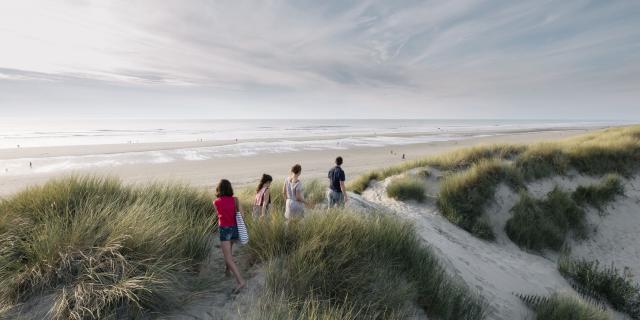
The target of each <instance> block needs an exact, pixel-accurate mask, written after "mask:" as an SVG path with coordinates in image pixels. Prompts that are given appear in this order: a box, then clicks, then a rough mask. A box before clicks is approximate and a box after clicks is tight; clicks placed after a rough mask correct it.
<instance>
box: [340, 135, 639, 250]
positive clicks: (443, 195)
mask: <svg viewBox="0 0 640 320" xmlns="http://www.w3.org/2000/svg"><path fill="white" fill-rule="evenodd" d="M425 166H431V167H436V168H439V169H441V170H445V175H444V179H443V180H442V188H441V191H440V194H439V196H438V206H439V208H440V211H441V212H442V213H443V215H444V216H445V217H447V218H448V219H449V220H450V221H452V222H453V223H455V224H457V225H459V226H460V227H462V228H463V229H465V230H467V231H469V232H472V233H473V234H475V235H477V236H479V237H481V238H485V239H492V238H493V234H492V231H491V228H490V227H489V226H488V225H487V223H486V218H484V217H483V212H484V210H485V208H486V205H487V203H489V202H490V201H491V200H492V199H493V197H494V192H495V189H496V186H497V185H498V184H499V183H502V182H504V183H507V184H509V185H510V186H512V187H513V188H514V189H515V190H522V189H524V185H525V183H526V182H528V181H532V180H535V179H541V178H546V177H550V176H553V175H564V174H566V173H568V172H570V171H572V170H574V171H577V172H578V173H582V174H587V175H606V174H611V173H613V174H619V175H623V176H628V175H630V174H632V173H634V172H637V170H638V168H639V167H640V126H629V127H616V128H610V129H606V130H600V131H596V132H592V133H588V134H584V135H581V136H577V137H573V138H569V139H564V140H560V141H557V142H552V143H549V142H547V143H537V144H531V145H504V144H503V145H489V146H477V147H471V148H464V149H459V150H456V151H453V152H449V153H446V154H443V155H439V156H433V157H428V158H425V159H420V160H416V161H411V162H406V163H403V164H402V165H398V166H393V167H389V168H386V169H381V170H373V171H371V172H369V173H367V174H365V175H362V176H360V177H358V178H357V179H356V180H354V181H352V182H351V183H350V188H351V189H352V190H353V191H355V192H358V193H359V192H362V191H364V190H365V189H366V188H367V187H368V185H369V184H370V182H371V181H373V180H380V179H384V178H387V177H390V176H393V175H398V174H401V173H404V172H406V171H407V170H410V169H413V168H418V167H425ZM608 183H609V185H607V186H606V187H607V188H608V190H609V192H610V194H609V195H605V192H603V191H597V192H592V191H593V190H590V189H584V190H581V191H580V192H579V193H578V194H576V197H577V198H576V201H577V202H579V203H581V204H582V203H586V202H588V203H590V204H591V205H594V206H596V207H600V206H601V203H603V202H606V201H607V199H605V198H607V197H613V196H614V195H615V194H616V193H618V192H619V187H618V186H617V185H616V184H615V180H610V181H609V182H608ZM593 195H598V196H603V197H605V198H602V199H600V198H595V197H593ZM581 196H582V197H583V198H584V199H579V198H580V197H581Z"/></svg>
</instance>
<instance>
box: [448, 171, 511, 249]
mask: <svg viewBox="0 0 640 320" xmlns="http://www.w3.org/2000/svg"><path fill="white" fill-rule="evenodd" d="M505 181H506V182H507V183H508V184H509V185H510V186H512V187H513V188H515V189H520V188H523V186H524V184H523V182H522V178H521V177H520V176H519V174H518V172H517V171H515V170H513V169H512V167H510V166H508V165H505V164H504V163H502V162H501V161H500V160H498V159H490V160H481V161H479V162H478V163H476V164H474V165H472V166H471V167H470V168H469V169H468V170H466V171H462V172H459V173H455V174H452V175H450V176H448V177H446V178H445V179H444V181H443V182H442V184H441V187H440V194H439V196H438V200H437V204H438V208H439V209H440V212H442V214H443V215H444V216H445V217H446V218H447V219H449V220H450V221H451V222H453V223H455V224H456V225H458V226H460V227H461V228H463V229H465V230H467V231H469V232H471V233H473V234H474V235H476V236H478V237H480V238H483V239H489V240H491V239H493V238H494V237H495V236H494V234H493V231H492V229H491V227H490V226H489V225H488V223H487V222H486V220H484V219H483V218H482V215H483V212H484V208H485V207H486V205H487V203H488V202H489V201H490V200H491V199H492V198H493V194H494V192H495V189H496V187H497V186H498V184H499V183H501V182H505Z"/></svg>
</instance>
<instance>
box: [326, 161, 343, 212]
mask: <svg viewBox="0 0 640 320" xmlns="http://www.w3.org/2000/svg"><path fill="white" fill-rule="evenodd" d="M341 166H342V157H337V158H336V166H335V167H333V168H331V170H329V174H328V178H329V196H328V197H329V208H334V207H344V203H345V202H346V201H347V188H346V187H345V186H344V181H345V180H346V179H345V178H346V177H345V174H344V170H342V167H341Z"/></svg>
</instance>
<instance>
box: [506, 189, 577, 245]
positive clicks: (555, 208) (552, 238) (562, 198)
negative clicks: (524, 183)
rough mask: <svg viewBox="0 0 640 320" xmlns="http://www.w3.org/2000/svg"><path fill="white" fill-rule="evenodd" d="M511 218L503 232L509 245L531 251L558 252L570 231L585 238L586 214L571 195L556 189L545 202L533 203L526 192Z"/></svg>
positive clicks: (533, 200)
mask: <svg viewBox="0 0 640 320" xmlns="http://www.w3.org/2000/svg"><path fill="white" fill-rule="evenodd" d="M511 211H512V213H513V216H512V217H511V218H510V219H509V220H508V221H507V224H506V225H505V231H506V233H507V236H509V238H510V239H511V241H513V242H515V243H516V244H518V245H519V246H520V247H524V248H527V249H530V250H535V251H540V250H542V249H547V248H550V249H553V250H560V249H561V248H562V245H563V244H564V242H565V238H566V236H567V233H569V231H573V232H574V233H575V234H576V235H577V236H579V237H584V236H585V235H586V223H585V221H584V220H585V212H584V210H583V209H582V208H581V207H580V206H578V204H577V203H576V202H575V201H574V200H573V199H572V197H571V193H569V192H565V191H562V190H560V189H559V188H558V187H557V186H556V187H555V188H554V189H553V190H552V191H551V192H549V193H548V194H547V196H546V198H544V199H535V198H533V197H531V196H530V195H529V194H527V193H526V192H521V193H520V200H519V201H518V203H516V205H515V206H514V207H513V208H512V209H511Z"/></svg>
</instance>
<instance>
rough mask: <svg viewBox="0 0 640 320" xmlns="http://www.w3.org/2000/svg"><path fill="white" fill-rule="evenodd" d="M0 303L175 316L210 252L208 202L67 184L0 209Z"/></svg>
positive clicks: (154, 191) (169, 191)
mask: <svg viewBox="0 0 640 320" xmlns="http://www.w3.org/2000/svg"><path fill="white" fill-rule="evenodd" d="M0 217H1V218H0V266H1V267H0V304H1V305H4V306H10V305H16V304H19V303H22V302H25V301H27V300H28V299H30V298H34V297H38V296H39V295H41V294H54V295H55V304H54V305H53V306H52V308H51V310H50V315H51V316H52V318H54V319H69V318H73V319H84V318H109V317H113V316H114V315H116V314H118V315H119V316H123V317H138V316H141V315H142V314H145V313H150V312H159V311H162V310H166V309H167V308H172V307H173V306H175V305H176V304H177V303H178V302H179V301H177V300H176V299H178V298H179V297H180V296H181V294H182V293H183V292H182V291H183V290H186V287H187V286H188V278H189V276H190V275H191V274H192V273H193V272H194V267H195V266H196V265H197V264H198V263H199V262H201V261H202V260H203V259H204V258H205V257H206V256H207V253H208V250H209V246H210V243H209V242H210V240H209V239H210V233H211V230H212V227H213V223H212V221H213V219H214V211H213V208H212V205H211V198H210V196H209V195H207V194H205V193H203V192H199V191H196V190H193V189H191V188H188V187H185V186H180V185H151V186H146V187H140V188H136V187H130V186H123V185H122V184H121V183H120V182H119V181H118V180H115V179H109V178H93V177H70V178H65V179H60V180H52V181H50V182H48V183H46V184H45V185H43V186H39V187H32V188H29V189H27V190H25V191H23V192H20V193H18V194H16V195H14V196H12V197H10V198H8V199H4V200H2V201H1V202H0Z"/></svg>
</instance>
